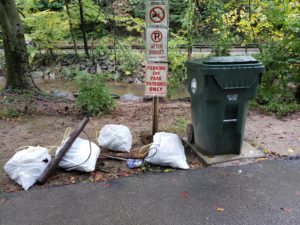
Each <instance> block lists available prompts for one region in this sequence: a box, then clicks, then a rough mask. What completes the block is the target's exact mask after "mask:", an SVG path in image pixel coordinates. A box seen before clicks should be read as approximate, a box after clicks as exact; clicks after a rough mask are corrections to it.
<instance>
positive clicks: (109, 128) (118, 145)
mask: <svg viewBox="0 0 300 225" xmlns="http://www.w3.org/2000/svg"><path fill="white" fill-rule="evenodd" d="M98 144H99V145H100V146H102V147H104V148H106V149H109V150H112V151H118V152H130V150H131V147H132V135H131V132H130V130H129V128H128V127H126V126H123V125H112V124H110V125H106V126H104V127H103V128H102V129H101V130H100V133H99V136H98Z"/></svg>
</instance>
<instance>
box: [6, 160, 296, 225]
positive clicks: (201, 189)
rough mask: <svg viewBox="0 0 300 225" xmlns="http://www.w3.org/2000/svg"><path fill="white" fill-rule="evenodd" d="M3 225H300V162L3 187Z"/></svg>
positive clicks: (265, 163) (266, 163)
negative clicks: (5, 190)
mask: <svg viewBox="0 0 300 225" xmlns="http://www.w3.org/2000/svg"><path fill="white" fill-rule="evenodd" d="M1 199H2V200H1ZM0 224H1V225H2V224H3V225H11V224H21V225H27V224H28V225H39V224H45V225H51V224H55V225H57V224H60V225H62V224H68V225H69V224H72V225H75V224H78V225H79V224H80V225H81V224H89V225H93V224H101V225H106V224H110V225H112V224H118V225H131V224H132V225H147V224H155V225H165V224H170V225H195V224H201V225H206V224H209V225H214V224H216V225H219V224H220V225H221V224H222V225H231V224H232V225H239V224H241V225H248V224H249V225H256V224H257V225H264V224H272V225H277V224H278V225H285V224H286V225H299V224H300V160H287V159H285V160H283V159H281V160H271V161H262V162H260V163H254V164H248V165H244V166H236V167H225V168H224V167H223V168H218V167H209V168H205V169H199V170H194V171H176V172H171V173H160V174H146V175H141V176H134V177H128V178H122V179H118V180H114V181H110V182H107V183H85V184H74V185H68V186H61V187H54V188H42V189H32V190H29V191H27V192H25V191H23V192H18V193H11V194H7V193H2V194H0Z"/></svg>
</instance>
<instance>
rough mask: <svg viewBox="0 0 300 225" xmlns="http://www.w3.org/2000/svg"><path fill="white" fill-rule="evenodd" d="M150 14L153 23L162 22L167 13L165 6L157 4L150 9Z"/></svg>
mask: <svg viewBox="0 0 300 225" xmlns="http://www.w3.org/2000/svg"><path fill="white" fill-rule="evenodd" d="M149 15H150V20H151V21H152V22H153V23H160V22H162V21H163V20H164V18H165V16H166V13H165V10H164V9H163V8H161V7H159V6H157V7H154V8H153V9H151V10H150V14H149Z"/></svg>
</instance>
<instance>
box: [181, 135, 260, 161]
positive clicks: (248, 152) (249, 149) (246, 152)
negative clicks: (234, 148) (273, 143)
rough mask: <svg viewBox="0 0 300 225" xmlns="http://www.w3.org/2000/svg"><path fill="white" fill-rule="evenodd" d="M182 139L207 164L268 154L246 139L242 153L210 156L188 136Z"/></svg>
mask: <svg viewBox="0 0 300 225" xmlns="http://www.w3.org/2000/svg"><path fill="white" fill-rule="evenodd" d="M182 140H183V142H184V143H185V144H187V145H188V146H189V147H190V148H191V149H192V150H193V151H194V152H195V153H196V154H197V156H198V157H199V158H200V160H201V161H202V162H203V163H204V164H205V165H206V166H211V165H214V164H217V163H224V162H230V161H235V160H242V159H256V158H264V157H266V155H265V154H264V153H263V152H261V151H260V150H258V149H257V148H255V147H253V146H252V145H251V144H249V143H248V142H246V141H244V143H243V147H242V151H241V154H240V155H217V156H208V155H205V154H203V153H202V152H200V151H199V150H198V148H197V147H196V146H195V145H193V144H191V143H189V142H188V140H187V138H183V139H182Z"/></svg>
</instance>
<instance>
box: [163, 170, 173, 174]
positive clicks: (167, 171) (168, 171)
mask: <svg viewBox="0 0 300 225" xmlns="http://www.w3.org/2000/svg"><path fill="white" fill-rule="evenodd" d="M173 171H174V170H173V169H165V170H164V172H165V173H170V172H173Z"/></svg>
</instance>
